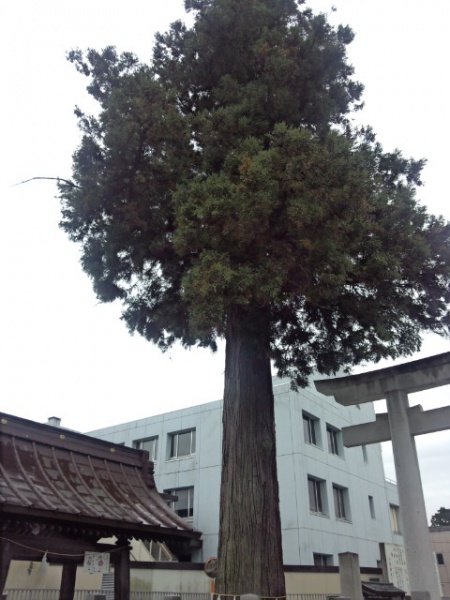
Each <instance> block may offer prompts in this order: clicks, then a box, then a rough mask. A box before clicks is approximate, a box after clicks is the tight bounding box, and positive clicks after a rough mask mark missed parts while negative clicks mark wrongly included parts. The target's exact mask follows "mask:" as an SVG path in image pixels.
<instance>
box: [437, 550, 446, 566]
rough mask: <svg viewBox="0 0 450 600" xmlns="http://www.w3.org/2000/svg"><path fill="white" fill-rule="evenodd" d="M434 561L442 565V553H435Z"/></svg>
mask: <svg viewBox="0 0 450 600" xmlns="http://www.w3.org/2000/svg"><path fill="white" fill-rule="evenodd" d="M436 560H437V564H438V565H443V564H444V555H443V554H442V552H436Z"/></svg>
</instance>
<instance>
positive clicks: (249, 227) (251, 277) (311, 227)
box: [60, 0, 450, 385]
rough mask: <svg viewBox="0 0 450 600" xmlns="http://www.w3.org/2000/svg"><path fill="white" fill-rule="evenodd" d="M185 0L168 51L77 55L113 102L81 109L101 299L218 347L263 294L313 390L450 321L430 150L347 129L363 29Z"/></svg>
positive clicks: (165, 336)
mask: <svg viewBox="0 0 450 600" xmlns="http://www.w3.org/2000/svg"><path fill="white" fill-rule="evenodd" d="M185 6H186V9H187V10H191V11H193V12H194V17H195V18H194V24H193V26H192V27H191V28H190V29H189V28H187V27H185V26H184V25H183V24H182V23H181V22H176V23H174V24H173V25H172V26H171V28H170V30H169V31H168V32H167V33H165V34H158V35H157V37H156V43H155V48H154V56H153V61H152V63H151V65H144V64H141V63H139V62H138V60H137V59H136V58H135V57H134V56H133V55H131V54H128V53H125V54H122V55H120V56H119V55H118V54H117V53H116V51H115V50H114V48H112V47H108V48H106V49H104V50H103V51H101V52H98V51H95V50H89V51H88V52H87V53H86V54H85V55H84V54H83V53H82V52H80V51H78V50H75V51H72V52H71V53H70V54H69V59H70V60H71V61H72V62H74V63H75V65H76V67H77V68H78V70H79V71H80V72H82V73H84V74H85V75H87V76H88V77H89V78H90V83H89V86H88V91H89V93H90V94H91V95H92V96H93V97H94V98H95V99H96V100H97V101H98V102H99V105H100V112H99V115H98V116H97V117H93V116H89V115H86V114H84V113H83V112H82V111H81V110H79V109H77V111H76V112H77V115H78V118H79V124H80V127H81V129H82V131H83V138H82V142H81V145H80V147H79V148H78V150H77V151H76V153H75V155H74V160H73V180H72V181H73V183H72V184H69V183H65V182H62V183H61V184H60V196H61V200H62V206H63V219H62V227H63V229H64V230H65V231H67V233H68V234H69V236H70V237H71V238H72V239H73V240H75V241H77V242H79V243H81V245H82V249H83V256H82V266H83V268H84V270H85V271H86V272H87V273H88V274H89V276H90V277H91V278H92V280H93V284H94V289H95V292H96V293H97V295H98V297H99V298H100V300H102V301H112V300H114V299H116V298H119V299H120V300H121V301H122V302H123V305H124V311H123V319H124V320H125V322H126V323H127V325H128V327H129V329H130V330H131V331H138V332H139V333H140V334H142V335H143V336H145V337H146V338H147V339H148V340H151V341H152V342H154V343H156V344H157V345H158V346H159V347H160V348H162V349H166V348H168V347H169V346H170V345H171V344H172V343H173V342H174V341H175V340H177V339H178V340H181V342H182V344H183V345H185V346H191V345H195V344H198V345H201V346H209V347H211V348H213V349H214V348H215V345H216V339H217V338H218V337H221V336H223V335H224V331H225V325H226V320H227V314H228V313H229V311H230V310H231V309H232V308H233V307H236V306H240V307H249V308H251V307H258V308H263V309H265V310H266V312H267V313H268V314H269V317H270V319H269V320H270V350H269V349H268V351H269V352H270V357H271V359H272V360H273V361H274V363H275V365H276V367H277V368H278V371H279V372H280V374H282V375H289V376H290V377H291V378H292V379H293V380H294V382H296V383H297V384H300V385H302V384H304V383H305V381H306V377H307V376H308V375H309V374H310V373H311V372H312V371H313V370H314V369H318V370H319V371H321V372H324V373H329V372H333V371H336V370H337V369H339V368H342V367H344V368H345V367H346V366H348V365H353V364H356V363H360V362H362V361H377V360H379V359H380V358H382V357H388V356H390V357H396V356H399V355H401V354H410V353H412V352H414V351H416V350H417V349H418V348H419V346H420V332H421V330H429V331H435V332H438V333H441V334H448V326H449V312H448V303H449V300H450V294H449V289H448V283H449V275H450V244H449V236H450V228H449V225H448V224H447V223H445V222H444V221H443V219H442V218H437V217H434V216H431V215H428V214H427V212H426V210H425V209H424V208H423V207H422V206H420V204H419V203H418V201H417V199H416V188H417V186H419V185H420V184H421V182H420V171H421V168H422V166H423V161H414V160H407V159H405V158H404V157H403V156H402V155H401V153H400V152H398V151H395V152H392V153H385V152H383V150H382V148H381V146H380V144H379V143H378V142H377V140H376V139H375V136H374V134H373V132H372V131H371V129H370V128H366V129H360V130H356V129H354V128H352V127H351V126H350V123H349V121H348V115H349V113H350V112H351V111H352V110H357V109H358V108H359V107H360V106H361V104H360V98H361V93H362V86H361V84H359V83H358V82H357V81H355V80H354V78H353V69H352V67H351V66H350V65H349V64H348V63H347V57H346V47H347V45H348V44H349V43H350V42H351V41H352V38H353V34H352V32H351V30H350V29H349V28H348V27H338V28H332V27H331V26H330V25H329V24H328V23H327V20H326V18H325V16H324V15H321V14H320V15H314V14H313V13H312V12H311V11H310V10H309V9H306V8H304V7H303V6H302V3H301V2H296V1H295V0H220V1H218V0H186V2H185Z"/></svg>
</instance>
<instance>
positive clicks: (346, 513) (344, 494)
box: [333, 484, 350, 521]
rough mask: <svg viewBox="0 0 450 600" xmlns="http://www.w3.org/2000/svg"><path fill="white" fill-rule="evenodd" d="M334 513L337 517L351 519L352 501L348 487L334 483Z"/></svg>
mask: <svg viewBox="0 0 450 600" xmlns="http://www.w3.org/2000/svg"><path fill="white" fill-rule="evenodd" d="M333 499H334V514H335V515H336V519H342V520H343V521H350V501H349V497H348V489H347V488H344V487H341V486H340V485H335V484H333Z"/></svg>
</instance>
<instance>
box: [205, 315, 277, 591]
mask: <svg viewBox="0 0 450 600" xmlns="http://www.w3.org/2000/svg"><path fill="white" fill-rule="evenodd" d="M256 447H257V448H258V451H257V452H256V451H255V449H256ZM219 531H220V533H219V556H218V558H219V571H218V576H217V579H216V586H215V588H216V589H215V591H216V593H217V594H220V593H222V594H233V595H235V594H236V595H237V594H244V593H255V594H259V595H261V596H270V597H280V596H284V595H285V580H284V570H283V555H282V547H281V523H280V510H279V496H278V479H277V465H276V441H275V414H274V399H273V390H272V378H271V371H270V356H269V315H268V313H267V312H266V311H264V310H259V309H243V308H242V307H235V308H233V309H232V310H230V311H229V314H228V318H227V332H226V364H225V391H224V408H223V443H222V483H221V496H220V530H219Z"/></svg>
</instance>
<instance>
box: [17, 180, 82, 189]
mask: <svg viewBox="0 0 450 600" xmlns="http://www.w3.org/2000/svg"><path fill="white" fill-rule="evenodd" d="M36 179H50V180H53V181H58V182H59V181H61V182H63V183H67V185H70V186H71V187H76V188H79V187H80V186H79V185H76V184H75V183H73V181H70V180H69V179H63V178H62V177H31V178H30V179H25V180H24V181H19V183H15V184H14V185H13V187H15V186H16V185H22V184H23V183H28V182H30V181H35V180H36Z"/></svg>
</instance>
